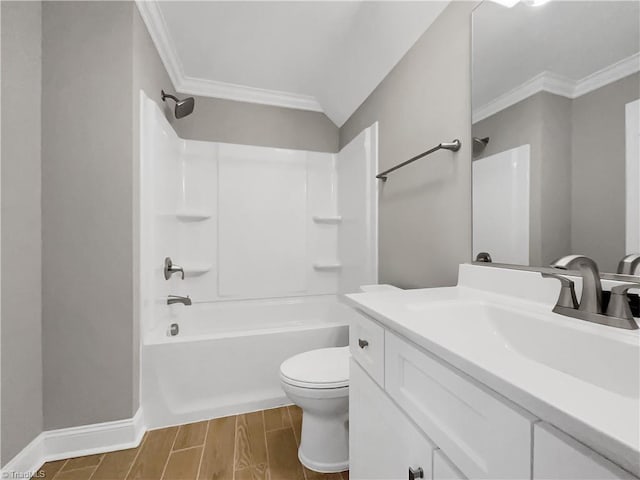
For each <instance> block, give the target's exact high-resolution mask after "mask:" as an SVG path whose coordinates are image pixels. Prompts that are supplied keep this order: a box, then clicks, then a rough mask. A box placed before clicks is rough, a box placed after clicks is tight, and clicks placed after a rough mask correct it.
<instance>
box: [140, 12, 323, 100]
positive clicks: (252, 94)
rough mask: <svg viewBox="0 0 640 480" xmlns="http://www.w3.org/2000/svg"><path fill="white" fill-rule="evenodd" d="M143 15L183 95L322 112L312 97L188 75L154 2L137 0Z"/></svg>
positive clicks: (172, 78)
mask: <svg viewBox="0 0 640 480" xmlns="http://www.w3.org/2000/svg"><path fill="white" fill-rule="evenodd" d="M136 5H137V6H138V11H139V12H140V16H141V17H142V20H143V21H144V23H145V25H146V26H147V30H148V31H149V35H150V36H151V40H153V43H154V45H155V46H156V50H158V54H159V55H160V59H161V60H162V63H163V64H164V66H165V68H166V69H167V73H168V74H169V78H171V81H172V82H173V86H174V87H175V89H176V90H177V91H178V92H180V93H186V94H188V95H199V96H202V97H212V98H223V99H226V100H235V101H238V102H249V103H258V104H262V105H273V106H277V107H285V108H294V109H297V110H310V111H314V112H323V111H324V110H323V108H322V106H321V105H320V103H319V102H318V100H317V99H316V98H315V97H314V96H312V95H301V94H297V93H289V92H281V91H278V90H267V89H263V88H256V87H248V86H245V85H237V84H233V83H226V82H218V81H215V80H209V79H205V78H196V77H190V76H187V75H186V74H185V72H184V66H183V65H182V62H181V61H180V58H179V56H178V53H177V51H176V49H175V48H174V45H173V42H172V41H171V39H170V37H169V34H168V29H167V24H166V22H165V20H164V17H163V16H162V12H161V11H160V8H159V7H158V3H157V1H155V0H136Z"/></svg>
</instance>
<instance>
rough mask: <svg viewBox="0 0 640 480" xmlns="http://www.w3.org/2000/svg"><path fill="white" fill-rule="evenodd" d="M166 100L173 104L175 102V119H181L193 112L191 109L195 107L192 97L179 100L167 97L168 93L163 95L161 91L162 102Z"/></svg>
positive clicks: (171, 96)
mask: <svg viewBox="0 0 640 480" xmlns="http://www.w3.org/2000/svg"><path fill="white" fill-rule="evenodd" d="M167 98H170V99H171V100H173V101H174V102H176V108H175V111H174V114H175V116H176V118H183V117H186V116H187V115H189V114H190V113H191V112H193V107H194V105H195V100H194V99H193V97H187V98H185V99H184V100H180V99H179V98H177V97H175V96H173V95H169V94H168V93H164V90H162V101H163V102H165V101H166V99H167Z"/></svg>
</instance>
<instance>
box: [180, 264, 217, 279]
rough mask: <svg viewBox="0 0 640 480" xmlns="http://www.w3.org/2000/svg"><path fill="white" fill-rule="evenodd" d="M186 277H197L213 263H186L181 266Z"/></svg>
mask: <svg viewBox="0 0 640 480" xmlns="http://www.w3.org/2000/svg"><path fill="white" fill-rule="evenodd" d="M182 268H183V269H184V274H185V276H187V277H197V276H200V275H204V274H205V273H207V272H209V271H211V269H212V268H213V265H211V264H207V263H187V264H186V265H184V266H183V267H182Z"/></svg>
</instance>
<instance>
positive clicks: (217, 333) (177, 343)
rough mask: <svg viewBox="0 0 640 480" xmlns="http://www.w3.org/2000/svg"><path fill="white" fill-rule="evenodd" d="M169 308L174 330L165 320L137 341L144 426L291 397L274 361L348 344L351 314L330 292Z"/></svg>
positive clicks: (212, 415)
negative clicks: (173, 333) (176, 328)
mask: <svg viewBox="0 0 640 480" xmlns="http://www.w3.org/2000/svg"><path fill="white" fill-rule="evenodd" d="M175 307H179V309H178V308H175ZM170 308H171V309H172V310H173V312H179V313H177V314H176V313H174V315H175V317H174V320H171V321H175V323H178V325H179V334H178V335H176V336H169V335H168V334H167V329H168V327H169V321H167V322H166V323H167V325H160V326H158V328H157V329H156V330H155V331H151V332H149V333H148V335H147V336H146V338H144V342H143V345H142V358H141V364H142V371H141V372H142V375H141V396H142V408H143V411H144V418H145V424H146V426H147V428H150V429H151V428H160V427H165V426H169V425H178V424H183V423H188V422H194V421H200V420H205V419H209V418H216V417H222V416H226V415H233V414H238V413H244V412H249V411H255V410H261V409H265V408H272V407H277V406H280V405H286V404H289V403H291V402H290V401H289V400H288V399H287V397H286V396H285V394H284V392H283V391H282V389H281V388H280V380H279V367H280V364H281V363H282V362H283V361H284V360H286V359H287V358H289V357H290V356H292V355H295V354H297V353H301V352H305V351H307V350H312V349H315V348H323V347H336V346H344V345H347V344H348V341H349V335H348V323H349V318H350V316H352V315H355V312H354V311H353V310H351V309H350V307H348V306H346V305H344V304H343V303H341V302H340V301H339V300H338V298H337V297H336V296H335V295H326V296H314V297H299V298H289V299H277V300H258V301H242V302H217V303H200V304H194V305H192V306H190V307H184V306H182V305H179V306H172V307H170Z"/></svg>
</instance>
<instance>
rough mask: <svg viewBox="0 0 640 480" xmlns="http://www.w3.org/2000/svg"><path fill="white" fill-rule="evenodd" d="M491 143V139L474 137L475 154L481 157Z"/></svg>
mask: <svg viewBox="0 0 640 480" xmlns="http://www.w3.org/2000/svg"><path fill="white" fill-rule="evenodd" d="M488 143H489V137H484V138H478V137H473V154H474V155H479V154H480V153H482V151H483V150H484V148H485V147H486V146H487V144H488Z"/></svg>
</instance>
